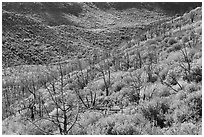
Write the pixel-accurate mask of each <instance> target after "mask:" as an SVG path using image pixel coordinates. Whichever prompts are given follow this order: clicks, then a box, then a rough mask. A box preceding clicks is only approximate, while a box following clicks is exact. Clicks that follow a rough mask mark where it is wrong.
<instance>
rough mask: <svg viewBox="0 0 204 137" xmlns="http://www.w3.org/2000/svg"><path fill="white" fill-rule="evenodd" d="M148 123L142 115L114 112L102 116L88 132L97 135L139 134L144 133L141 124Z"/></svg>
mask: <svg viewBox="0 0 204 137" xmlns="http://www.w3.org/2000/svg"><path fill="white" fill-rule="evenodd" d="M145 123H146V121H145V119H144V118H143V116H142V115H140V114H136V115H125V114H121V113H118V114H113V115H111V116H109V117H106V118H101V119H100V120H99V121H98V122H97V123H96V124H94V125H93V126H90V127H89V129H88V134H95V135H98V134H100V135H139V134H142V130H143V129H142V128H141V126H140V125H144V124H145Z"/></svg>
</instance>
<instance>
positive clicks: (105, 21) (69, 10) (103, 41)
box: [2, 2, 199, 67]
mask: <svg viewBox="0 0 204 137" xmlns="http://www.w3.org/2000/svg"><path fill="white" fill-rule="evenodd" d="M198 4H199V3H198ZM156 5H157V3H156V4H155V3H149V4H146V3H145V4H144V3H135V4H133V3H126V5H125V3H98V4H97V3H38V2H35V3H3V4H2V8H3V13H2V16H3V20H2V23H3V34H2V37H3V51H4V52H3V67H9V66H16V65H20V64H30V65H31V64H32V65H34V64H46V63H50V62H52V61H53V59H54V60H55V57H56V56H61V57H63V58H65V60H66V59H67V58H73V57H74V56H76V55H77V53H79V52H78V51H80V54H83V55H84V54H85V53H87V52H88V51H90V49H91V47H92V46H94V47H95V46H96V45H99V46H100V45H109V47H112V46H117V45H119V43H121V41H122V40H123V39H124V38H125V39H126V38H129V39H130V38H132V37H133V36H134V35H135V33H137V34H136V35H140V34H141V28H142V29H143V28H145V25H148V24H149V23H151V22H154V21H157V20H158V19H160V20H162V19H164V20H165V19H166V17H169V16H168V14H166V13H165V12H161V10H159V9H160V7H159V6H156ZM191 6H192V7H193V6H196V4H194V5H191ZM104 7H105V8H104ZM121 7H123V8H125V9H122V8H121ZM150 7H157V8H155V9H154V8H150ZM163 7H165V6H163ZM184 11H185V10H184ZM141 26H142V27H141ZM22 47H24V48H22ZM25 47H26V48H25ZM73 47H74V48H73ZM76 47H77V48H76ZM87 54H88V53H87ZM84 56H85V55H84Z"/></svg>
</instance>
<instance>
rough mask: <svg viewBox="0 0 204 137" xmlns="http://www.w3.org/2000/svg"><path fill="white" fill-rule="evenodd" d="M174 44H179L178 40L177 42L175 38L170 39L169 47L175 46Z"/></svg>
mask: <svg viewBox="0 0 204 137" xmlns="http://www.w3.org/2000/svg"><path fill="white" fill-rule="evenodd" d="M174 43H177V40H175V38H170V39H169V40H168V44H169V45H173V44H174Z"/></svg>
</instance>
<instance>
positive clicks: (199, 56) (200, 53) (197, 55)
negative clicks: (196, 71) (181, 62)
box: [193, 52, 202, 59]
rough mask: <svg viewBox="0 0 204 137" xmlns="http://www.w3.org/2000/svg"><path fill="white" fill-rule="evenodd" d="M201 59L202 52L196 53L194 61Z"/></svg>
mask: <svg viewBox="0 0 204 137" xmlns="http://www.w3.org/2000/svg"><path fill="white" fill-rule="evenodd" d="M199 58H202V52H197V53H195V55H194V57H193V59H199Z"/></svg>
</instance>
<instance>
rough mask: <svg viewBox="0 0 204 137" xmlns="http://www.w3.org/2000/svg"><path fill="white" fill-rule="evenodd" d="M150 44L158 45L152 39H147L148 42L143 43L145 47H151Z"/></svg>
mask: <svg viewBox="0 0 204 137" xmlns="http://www.w3.org/2000/svg"><path fill="white" fill-rule="evenodd" d="M152 44H155V45H157V44H158V42H157V41H156V40H154V39H149V40H147V41H146V42H145V45H147V46H148V45H152Z"/></svg>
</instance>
